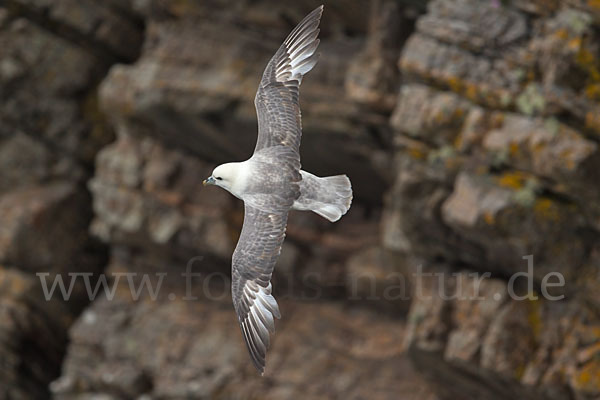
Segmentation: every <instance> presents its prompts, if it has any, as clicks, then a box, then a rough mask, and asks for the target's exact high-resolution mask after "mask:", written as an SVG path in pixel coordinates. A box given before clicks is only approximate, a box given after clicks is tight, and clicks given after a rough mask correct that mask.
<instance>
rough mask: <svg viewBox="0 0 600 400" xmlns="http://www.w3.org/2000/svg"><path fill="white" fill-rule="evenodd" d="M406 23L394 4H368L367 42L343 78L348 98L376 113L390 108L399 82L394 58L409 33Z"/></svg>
mask: <svg viewBox="0 0 600 400" xmlns="http://www.w3.org/2000/svg"><path fill="white" fill-rule="evenodd" d="M408 24H410V22H409V21H408V20H407V18H405V14H404V13H403V12H401V10H400V9H399V5H398V3H397V2H394V1H387V0H385V1H375V2H372V3H371V16H370V20H369V32H368V34H367V43H366V45H365V48H364V49H363V50H362V51H361V52H360V54H359V55H357V56H356V57H355V59H354V60H353V62H352V63H351V64H350V67H349V69H348V73H347V75H346V91H347V93H348V97H349V98H351V99H352V100H355V101H357V102H359V103H361V104H365V105H367V106H369V107H370V108H373V109H376V110H381V111H390V110H391V109H392V108H393V107H394V104H395V103H396V92H397V90H398V83H399V74H398V69H397V68H396V59H397V58H398V54H399V52H400V49H401V47H402V44H403V42H404V40H406V38H407V35H408V33H409V30H408V27H407V25H408Z"/></svg>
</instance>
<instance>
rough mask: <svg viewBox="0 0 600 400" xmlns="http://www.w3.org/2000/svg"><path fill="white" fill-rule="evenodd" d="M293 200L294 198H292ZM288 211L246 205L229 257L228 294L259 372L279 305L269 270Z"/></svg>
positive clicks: (263, 362)
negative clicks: (231, 254)
mask: <svg viewBox="0 0 600 400" xmlns="http://www.w3.org/2000/svg"><path fill="white" fill-rule="evenodd" d="M292 202H293V200H292ZM287 214H288V213H287V211H285V212H275V213H269V212H266V211H261V210H259V209H257V208H254V207H252V206H249V205H248V204H246V205H245V215H244V226H243V228H242V233H241V235H240V239H239V241H238V244H237V246H236V248H235V251H234V252H233V258H232V274H231V275H232V285H231V294H232V297H233V305H234V307H235V311H236V313H237V316H238V321H239V323H240V327H241V329H242V336H243V337H244V341H245V342H246V346H247V347H248V351H249V352H250V356H251V358H252V362H253V363H254V365H255V366H256V368H257V369H258V370H259V371H260V373H261V374H262V373H263V372H264V370H265V358H266V354H267V349H268V348H269V343H270V339H269V335H270V333H273V332H274V330H275V323H274V318H280V314H279V307H278V306H277V302H276V301H275V298H274V297H273V296H272V295H271V273H272V272H273V267H274V266H275V263H276V262H277V258H278V257H279V253H280V252H281V244H282V243H283V239H284V237H285V228H286V224H287Z"/></svg>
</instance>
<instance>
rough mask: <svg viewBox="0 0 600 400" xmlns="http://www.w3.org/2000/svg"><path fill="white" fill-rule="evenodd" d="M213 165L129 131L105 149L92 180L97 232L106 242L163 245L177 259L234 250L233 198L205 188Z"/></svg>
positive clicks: (224, 255) (225, 254)
mask: <svg viewBox="0 0 600 400" xmlns="http://www.w3.org/2000/svg"><path fill="white" fill-rule="evenodd" d="M211 171H212V168H211V166H209V165H207V164H206V163H203V162H201V161H199V160H197V159H194V158H192V157H189V156H186V155H184V154H182V153H179V152H175V151H173V150H169V149H167V148H165V147H163V146H162V145H161V144H160V143H157V142H156V141H155V140H153V139H150V138H136V137H132V136H130V135H128V134H126V133H124V134H121V135H119V139H118V140H117V141H116V142H114V143H113V144H111V145H110V146H107V147H105V148H104V149H103V150H102V151H101V152H100V153H99V154H98V158H97V167H96V175H95V176H94V178H93V179H92V180H90V182H89V187H90V190H91V192H92V194H93V196H94V212H95V219H94V221H93V222H92V226H91V229H92V232H93V233H94V234H95V235H97V236H98V237H99V238H101V239H102V240H103V241H105V242H111V243H113V244H118V245H129V246H135V247H138V246H144V247H146V248H147V249H148V250H150V249H152V250H153V251H158V250H159V248H160V249H162V251H163V252H166V253H167V256H168V255H169V254H170V256H173V257H181V258H186V257H188V258H189V257H191V256H193V255H198V254H201V255H205V256H206V255H209V254H212V255H214V256H217V257H221V258H223V259H225V258H229V256H230V254H231V252H232V251H233V245H234V243H233V239H234V238H233V237H232V236H231V235H230V234H229V228H228V225H227V219H228V218H229V216H228V215H229V214H230V212H231V211H232V208H233V202H232V199H231V198H230V197H228V196H227V194H226V193H224V192H222V191H217V190H214V188H204V187H203V186H202V180H203V179H205V178H206V177H207V176H210V173H211Z"/></svg>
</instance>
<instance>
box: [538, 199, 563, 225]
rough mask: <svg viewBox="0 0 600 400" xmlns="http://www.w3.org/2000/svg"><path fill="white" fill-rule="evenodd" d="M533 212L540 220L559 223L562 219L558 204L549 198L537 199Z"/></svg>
mask: <svg viewBox="0 0 600 400" xmlns="http://www.w3.org/2000/svg"><path fill="white" fill-rule="evenodd" d="M533 210H534V211H535V215H536V216H537V217H539V218H542V219H547V220H551V221H558V220H559V219H560V214H559V211H558V208H557V206H556V204H555V203H554V202H553V201H552V200H550V199H548V198H545V197H541V198H539V199H537V200H536V201H535V203H534V205H533Z"/></svg>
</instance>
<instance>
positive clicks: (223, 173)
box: [202, 163, 241, 194]
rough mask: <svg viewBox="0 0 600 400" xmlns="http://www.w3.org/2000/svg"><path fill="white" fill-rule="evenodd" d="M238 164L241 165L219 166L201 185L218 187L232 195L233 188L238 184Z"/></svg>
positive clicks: (228, 164)
mask: <svg viewBox="0 0 600 400" xmlns="http://www.w3.org/2000/svg"><path fill="white" fill-rule="evenodd" d="M240 164H241V163H227V164H221V165H219V166H218V167H217V168H215V169H214V170H213V172H212V175H211V176H209V177H208V178H206V179H205V180H204V182H202V184H203V185H205V186H206V185H215V186H220V187H222V188H223V189H225V190H227V191H229V192H231V193H234V190H235V188H236V187H237V186H238V185H236V184H237V183H239V182H238V180H239V179H238V178H239V175H240V168H241V165H240ZM234 194H235V193H234Z"/></svg>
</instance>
